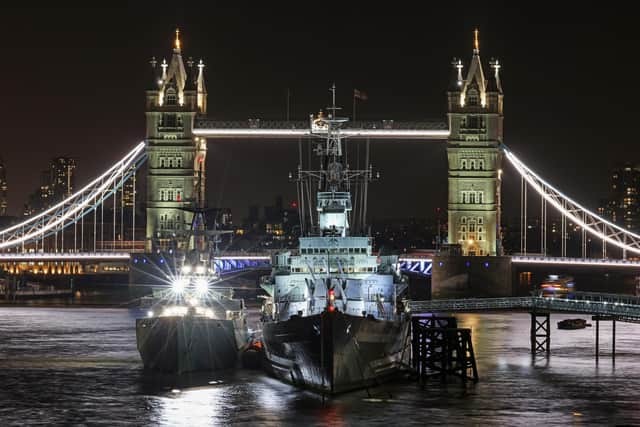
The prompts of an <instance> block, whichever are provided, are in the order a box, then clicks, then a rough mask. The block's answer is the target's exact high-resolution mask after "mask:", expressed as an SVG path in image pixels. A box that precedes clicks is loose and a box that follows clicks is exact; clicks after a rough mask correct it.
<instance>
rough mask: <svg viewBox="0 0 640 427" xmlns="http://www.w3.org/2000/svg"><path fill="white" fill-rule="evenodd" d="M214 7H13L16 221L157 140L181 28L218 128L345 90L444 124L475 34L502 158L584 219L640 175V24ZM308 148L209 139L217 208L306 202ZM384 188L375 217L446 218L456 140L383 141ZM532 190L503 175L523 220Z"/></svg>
mask: <svg viewBox="0 0 640 427" xmlns="http://www.w3.org/2000/svg"><path fill="white" fill-rule="evenodd" d="M233 3H234V2H225V3H224V4H223V5H220V4H216V2H207V3H205V4H192V5H184V4H183V5H178V4H177V3H176V4H174V5H173V6H171V7H170V8H166V7H165V6H162V5H160V4H158V3H148V4H145V5H139V6H135V7H133V8H132V7H121V8H118V7H111V8H105V9H96V8H90V9H65V8H61V7H56V8H51V9H8V8H5V7H3V8H2V10H1V13H0V36H1V37H0V40H1V41H2V44H3V55H2V65H1V66H0V81H1V82H2V90H1V91H0V99H1V102H0V113H1V114H0V128H1V136H0V156H1V157H2V158H3V159H4V161H5V164H6V166H7V170H8V176H7V180H8V185H9V190H10V195H9V203H10V212H11V213H12V214H17V213H19V212H20V211H21V208H22V205H23V203H24V202H25V200H26V196H27V194H28V193H30V192H31V191H33V190H34V189H35V188H36V187H37V186H38V184H39V171H40V170H43V169H45V168H46V167H47V164H48V161H49V159H50V158H52V157H54V156H59V155H64V156H72V157H75V158H77V161H78V169H77V172H78V182H77V183H78V184H82V183H83V182H86V181H87V180H88V179H89V178H91V177H92V176H94V175H96V174H97V173H98V171H102V170H104V169H106V168H107V167H108V166H109V165H110V164H111V163H113V162H114V161H115V160H117V159H118V158H119V157H121V156H122V155H123V154H124V153H125V152H126V151H128V150H129V149H130V148H131V147H133V145H134V144H135V143H137V142H138V141H140V140H141V139H142V138H143V137H144V125H145V121H144V91H145V89H146V88H147V86H148V84H149V81H148V80H149V78H150V75H151V73H150V66H149V64H148V61H149V60H150V58H151V56H152V55H155V56H156V57H157V58H159V59H161V58H163V57H167V59H169V57H170V55H171V43H172V40H173V37H174V33H173V32H174V29H175V28H176V26H179V27H180V29H181V34H182V39H183V56H184V57H185V59H186V57H188V56H193V57H194V59H196V60H198V59H200V58H202V59H203V60H204V61H205V63H206V65H207V67H206V69H205V71H206V77H207V89H208V93H209V116H211V117H213V118H216V119H234V118H235V119H246V118H249V117H251V118H264V119H283V118H284V115H285V108H286V91H287V88H290V90H291V102H292V118H296V119H305V118H307V117H308V114H309V113H311V112H316V111H317V110H318V109H319V108H323V107H326V105H327V104H328V102H329V93H328V91H327V88H328V87H329V86H330V84H331V83H332V82H334V81H335V83H336V85H337V88H338V102H339V103H340V104H342V105H343V106H344V107H345V112H346V113H347V114H349V115H350V114H351V95H352V93H353V88H354V87H355V88H358V89H359V90H361V91H364V92H366V93H367V94H368V97H369V99H368V101H366V102H363V103H361V104H360V106H359V107H358V108H359V109H358V116H359V118H362V119H383V118H388V119H395V120H440V121H444V120H445V119H446V89H447V85H448V79H449V76H450V67H451V66H450V62H451V59H452V57H454V56H456V57H461V58H462V59H463V61H464V62H465V63H466V64H467V65H468V63H469V60H470V58H471V54H472V37H473V36H472V32H473V29H474V28H476V27H477V28H478V29H479V30H480V44H481V46H480V54H481V57H482V59H483V62H484V64H485V72H488V61H489V59H490V58H492V57H497V58H499V59H500V61H501V63H502V65H503V67H502V70H501V77H502V84H503V89H504V93H505V142H506V144H507V145H508V146H510V147H511V148H512V149H513V150H514V151H515V152H516V153H518V154H520V156H521V158H523V159H524V161H525V162H526V163H528V164H529V166H531V167H533V168H534V169H535V170H537V171H539V172H540V173H541V174H542V175H543V176H544V177H546V178H547V179H548V180H550V181H551V182H552V183H554V184H555V185H556V186H557V187H559V188H560V189H562V190H565V191H566V192H567V193H568V194H569V195H571V196H574V197H575V198H576V199H578V200H579V201H581V202H583V203H584V204H586V205H587V206H591V207H595V206H597V204H598V201H599V199H600V198H603V197H606V196H607V190H608V185H609V178H608V175H609V171H610V169H611V168H612V167H614V166H615V165H616V163H619V162H623V161H633V162H635V161H637V160H638V158H639V155H638V154H639V151H640V150H639V149H638V142H637V138H638V137H637V124H638V122H639V121H638V111H639V110H640V109H639V108H638V100H639V99H640V86H639V85H638V84H637V80H638V78H637V73H638V69H639V66H640V64H639V62H640V53H639V52H640V30H638V29H636V22H635V20H636V17H635V16H633V14H632V13H625V10H623V9H619V10H617V11H615V12H612V11H608V10H603V9H595V8H594V9H590V8H588V7H586V6H581V7H580V8H579V9H575V10H558V9H555V8H549V7H540V8H537V9H525V8H512V7H507V6H504V5H500V6H497V5H493V6H492V5H486V4H485V2H482V8H478V7H477V5H479V4H480V3H478V2H475V3H469V4H465V3H456V6H455V7H450V8H448V9H447V8H441V7H438V6H434V3H433V2H423V3H425V4H428V5H429V6H428V7H426V6H425V8H424V9H415V8H414V6H411V3H409V2H406V3H405V2H392V3H388V4H387V5H386V6H384V7H379V6H374V3H361V4H353V5H351V6H346V7H345V6H336V9H334V10H332V9H331V6H330V5H331V4H334V3H335V4H339V2H334V3H332V2H298V3H296V4H295V6H290V7H287V6H284V5H276V4H279V2H264V3H263V5H262V6H253V5H252V3H250V2H242V3H241V4H240V6H229V4H233ZM296 150H297V148H296V144H295V143H293V144H292V143H265V142H255V141H254V142H241V141H236V140H226V141H210V142H209V155H208V159H207V168H208V177H207V178H208V196H209V204H210V205H213V206H223V207H231V208H232V209H233V211H234V214H235V215H236V218H238V219H240V218H242V217H243V216H245V215H246V212H247V207H248V206H249V205H252V204H258V205H267V204H271V203H272V202H273V200H274V198H275V196H276V195H278V194H282V195H284V196H285V199H286V200H291V199H292V198H293V195H294V194H295V188H294V185H293V184H290V183H288V180H287V175H288V172H289V171H290V170H293V169H295V167H296V163H297V160H296V159H297V151H296ZM372 150H373V151H372V161H373V163H374V166H375V168H376V169H377V170H380V172H381V175H382V179H381V180H380V181H379V182H377V183H374V184H373V186H372V187H371V190H370V194H371V197H370V212H371V214H372V216H373V217H374V218H389V217H409V216H415V217H421V216H431V215H432V214H433V211H434V209H435V208H436V207H437V206H446V191H447V180H446V152H445V144H444V143H443V142H406V143H392V142H385V143H375V144H373V147H372ZM517 189H519V179H518V177H517V176H516V175H515V172H514V171H513V170H510V169H507V171H506V175H505V195H504V199H505V201H504V203H505V204H507V205H508V206H510V209H508V211H507V213H508V214H509V213H510V214H512V215H515V214H516V213H517V209H518V206H519V202H518V197H519V196H518V194H517Z"/></svg>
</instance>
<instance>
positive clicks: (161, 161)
mask: <svg viewBox="0 0 640 427" xmlns="http://www.w3.org/2000/svg"><path fill="white" fill-rule="evenodd" d="M164 160H165V159H164V157H160V167H161V168H163V167H164V164H165V163H164Z"/></svg>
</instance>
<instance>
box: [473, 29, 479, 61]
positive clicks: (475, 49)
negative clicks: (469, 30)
mask: <svg viewBox="0 0 640 427" xmlns="http://www.w3.org/2000/svg"><path fill="white" fill-rule="evenodd" d="M478 34H479V31H478V29H477V28H476V29H475V30H473V53H474V55H478V54H479V53H480V40H479V38H478Z"/></svg>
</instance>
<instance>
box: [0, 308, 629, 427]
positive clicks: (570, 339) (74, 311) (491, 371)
mask: <svg viewBox="0 0 640 427" xmlns="http://www.w3.org/2000/svg"><path fill="white" fill-rule="evenodd" d="M135 314H136V313H134V312H130V311H128V310H124V309H86V308H17V307H7V308H0V367H2V369H0V384H1V385H2V387H0V402H2V405H0V421H2V422H1V423H0V424H2V425H12V424H16V425H24V424H29V423H35V422H43V423H46V424H96V423H106V424H109V425H117V424H133V425H188V426H196V425H228V424H231V423H244V424H249V425H254V424H260V425H273V426H277V425H293V424H296V425H309V426H312V425H353V424H366V425H385V426H387V425H396V424H424V423H439V424H447V425H452V424H464V425H468V424H488V425H531V424H547V425H553V424H556V425H559V424H572V425H573V424H579V425H580V424H585V423H602V424H637V423H640V413H639V412H638V410H637V404H636V396H637V395H638V392H639V391H640V349H639V348H638V343H640V325H634V324H625V323H618V324H617V331H616V335H617V342H616V350H617V358H616V363H615V364H613V363H612V361H611V358H610V352H611V323H610V322H601V325H600V326H601V328H600V333H601V336H600V349H601V357H600V363H599V364H598V365H596V364H595V359H594V350H595V349H594V335H595V324H594V327H592V328H586V329H582V330H575V331H562V330H558V329H557V328H556V322H557V321H558V320H561V319H563V318H568V317H572V316H569V315H552V338H551V339H552V341H551V352H552V357H551V359H549V360H547V359H546V358H537V359H532V358H531V355H530V349H529V339H530V338H529V327H530V323H529V322H530V320H529V315H528V314H526V313H500V314H482V315H480V314H468V315H460V316H458V318H459V324H460V326H461V327H471V328H472V330H473V335H472V336H473V344H474V349H475V352H476V357H477V361H478V369H479V374H480V382H479V383H478V384H477V385H468V386H467V387H464V386H462V385H460V384H459V383H458V382H456V381H455V380H452V382H451V383H449V384H448V385H441V384H440V383H438V382H437V381H434V382H432V383H430V384H429V386H428V387H426V388H425V390H420V388H419V387H418V386H417V385H416V384H414V383H408V382H397V383H393V384H387V385H384V386H382V387H378V388H375V389H371V390H370V395H368V394H367V392H366V391H358V392H354V393H349V394H346V395H341V396H339V397H337V398H333V399H331V400H328V401H327V402H325V403H324V404H323V402H322V399H321V397H320V396H318V395H316V394H314V393H310V392H305V391H300V390H297V389H295V388H293V387H290V386H288V385H286V384H282V383H280V382H279V381H277V380H274V379H272V378H269V377H268V376H266V375H264V374H262V373H260V372H258V371H249V370H239V371H236V372H220V373H211V374H201V375H192V376H183V377H175V376H160V375H153V374H149V373H146V372H144V370H143V369H142V364H141V362H140V359H139V355H138V352H137V350H136V343H135V329H134V320H135ZM592 323H593V322H592Z"/></svg>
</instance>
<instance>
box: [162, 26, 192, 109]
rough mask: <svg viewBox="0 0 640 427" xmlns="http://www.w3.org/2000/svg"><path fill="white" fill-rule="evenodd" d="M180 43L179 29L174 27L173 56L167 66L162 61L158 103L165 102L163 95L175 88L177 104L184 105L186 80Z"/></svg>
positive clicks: (165, 95)
mask: <svg viewBox="0 0 640 427" xmlns="http://www.w3.org/2000/svg"><path fill="white" fill-rule="evenodd" d="M181 50H182V43H181V42H180V30H179V29H176V39H175V42H174V46H173V56H172V57H171V62H170V63H169V65H168V67H167V64H166V61H163V63H162V85H161V87H160V100H159V103H160V105H163V104H164V103H165V97H167V95H169V94H171V92H170V91H171V90H175V91H176V92H177V96H178V105H184V88H185V85H186V82H187V72H186V70H185V68H184V63H183V62H182V53H181Z"/></svg>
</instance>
